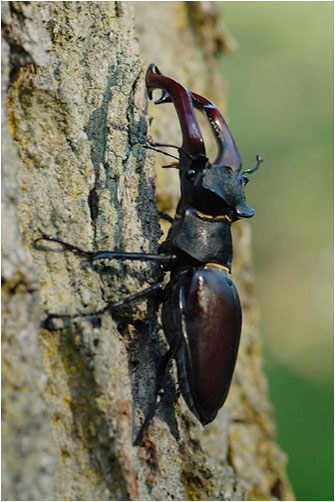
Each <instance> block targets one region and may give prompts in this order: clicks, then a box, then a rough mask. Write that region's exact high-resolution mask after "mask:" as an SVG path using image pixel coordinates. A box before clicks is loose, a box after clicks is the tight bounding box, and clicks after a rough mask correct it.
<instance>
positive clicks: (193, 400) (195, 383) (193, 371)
mask: <svg viewBox="0 0 335 502" xmlns="http://www.w3.org/2000/svg"><path fill="white" fill-rule="evenodd" d="M173 312H174V314H173ZM177 313H178V314H177ZM162 321H163V327H164V331H165V333H166V336H167V339H168V342H169V343H170V345H171V347H174V346H175V344H176V343H180V346H179V348H178V352H177V354H176V360H177V367H178V376H179V382H180V387H181V391H182V394H183V396H184V399H185V401H186V402H187V404H188V406H189V408H190V409H191V410H192V412H193V413H194V414H195V415H196V416H197V418H198V419H199V420H200V422H201V423H202V424H203V425H205V424H207V423H209V422H211V421H212V420H214V418H215V417H216V415H217V412H218V411H219V409H220V408H221V406H222V405H223V403H224V401H225V399H226V397H227V394H228V390H229V387H230V383H231V379H232V376H233V371H234V367H235V362H236V357H237V351H238V346H239V340H240V332H241V321H242V316H241V306H240V301H239V297H238V294H237V290H236V288H235V285H234V283H233V282H232V280H231V279H230V278H229V277H228V273H227V271H226V270H224V269H223V268H222V267H220V266H217V265H215V264H211V265H209V264H208V265H205V266H204V267H202V268H194V269H190V270H189V271H188V272H187V273H184V274H182V275H181V276H180V278H179V280H178V281H174V285H173V287H172V291H171V295H169V301H168V302H165V303H164V305H163V312H162Z"/></svg>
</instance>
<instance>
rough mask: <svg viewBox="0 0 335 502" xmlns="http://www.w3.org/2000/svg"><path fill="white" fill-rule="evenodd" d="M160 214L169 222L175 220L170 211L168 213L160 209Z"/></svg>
mask: <svg viewBox="0 0 335 502" xmlns="http://www.w3.org/2000/svg"><path fill="white" fill-rule="evenodd" d="M159 216H160V218H162V220H166V221H168V222H169V223H173V222H174V218H172V216H170V215H169V213H166V212H165V211H159Z"/></svg>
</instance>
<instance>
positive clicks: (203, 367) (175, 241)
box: [36, 64, 263, 445]
mask: <svg viewBox="0 0 335 502" xmlns="http://www.w3.org/2000/svg"><path fill="white" fill-rule="evenodd" d="M146 87H147V91H148V95H149V98H150V99H151V98H152V93H153V91H154V90H155V89H160V90H162V96H161V98H160V99H158V100H157V101H156V102H155V103H156V104H162V103H171V102H172V103H173V105H174V107H175V110H176V112H177V115H178V118H179V122H180V127H181V132H182V140H183V141H182V145H181V147H178V148H177V149H178V152H179V162H178V163H174V164H173V165H172V166H171V167H175V168H177V169H178V170H179V177H180V187H181V197H180V200H179V203H178V206H177V210H176V214H175V217H174V218H173V219H172V218H171V222H172V225H171V228H170V231H169V233H168V236H167V238H166V240H165V241H164V242H163V243H162V244H161V245H160V247H159V251H158V254H144V253H126V252H120V253H119V252H112V251H101V252H98V253H90V252H87V251H84V250H82V249H80V248H78V247H77V246H74V245H72V244H68V243H66V242H63V241H61V240H59V239H56V238H53V237H50V236H48V235H45V234H43V236H42V237H39V238H38V239H36V241H40V240H49V241H54V242H58V243H60V244H62V245H63V246H64V247H65V248H67V249H70V250H72V251H74V252H77V253H80V254H83V255H85V256H88V257H89V259H90V260H91V261H92V262H93V261H96V260H99V259H106V258H107V259H121V260H126V259H127V260H153V261H158V262H160V263H161V264H162V266H163V267H164V271H169V272H170V280H169V282H168V284H167V285H166V286H165V287H163V284H162V282H158V283H157V284H154V285H153V286H151V287H150V288H147V289H146V290H144V291H140V292H139V293H135V294H134V295H131V296H129V297H127V298H125V299H124V300H121V301H120V302H117V303H114V304H109V305H107V306H106V307H105V308H104V309H102V310H100V311H98V312H95V314H100V313H103V312H105V311H108V310H112V309H115V308H117V307H118V306H120V305H122V304H124V303H128V302H130V301H133V300H136V299H138V298H140V297H143V296H145V295H148V294H150V293H152V292H154V291H158V292H159V293H160V299H161V302H162V325H163V330H164V333H165V336H166V338H167V341H168V343H169V347H170V348H169V350H168V352H167V353H166V354H165V356H164V357H163V358H162V361H161V364H160V367H159V371H158V374H157V379H156V390H155V396H154V399H153V402H152V405H151V406H150V408H149V410H148V412H147V415H146V417H145V419H144V421H143V424H142V426H141V427H140V429H139V431H138V433H137V435H136V438H135V441H134V444H135V445H139V444H141V442H142V439H143V436H144V434H145V433H146V431H147V428H148V425H149V423H150V421H151V419H152V417H153V415H154V413H155V410H156V408H157V406H158V404H159V402H160V400H161V398H162V396H163V395H164V392H165V375H166V370H167V367H168V363H169V361H170V360H171V359H172V358H173V359H175V360H176V363H177V370H178V380H179V384H180V389H181V392H182V395H183V397H184V399H185V401H186V403H187V405H188V407H189V408H190V410H191V411H192V412H193V414H194V415H195V416H196V417H197V419H198V420H199V421H200V422H201V423H202V424H203V425H206V424H208V423H210V422H212V421H213V420H214V418H215V417H216V415H217V413H218V411H219V409H220V408H221V407H222V405H223V403H224V402H225V399H226V397H227V394H228V391H229V387H230V383H231V380H232V376H233V372H234V367H235V362H236V358H237V352H238V346H239V341H240V333H241V324H242V312H241V306H240V300H239V297H238V293H237V290H236V287H235V285H234V283H233V281H232V279H231V277H230V273H231V265H232V257H233V249H232V238H231V228H230V227H231V224H232V223H233V222H234V221H236V220H238V219H240V218H250V217H252V216H253V215H254V210H253V209H251V208H250V207H249V206H248V205H247V204H246V201H245V197H244V187H245V185H246V183H247V182H248V178H247V177H246V176H245V174H251V173H253V172H254V171H256V169H258V167H259V165H260V163H261V162H262V160H263V158H262V157H261V156H260V155H258V156H257V165H256V167H255V168H253V169H249V170H247V171H245V172H244V173H241V167H242V162H241V157H240V154H239V152H238V149H237V146H236V144H235V141H234V138H233V136H232V134H231V132H230V130H229V128H228V125H227V123H226V121H225V119H224V117H223V115H222V114H221V112H220V111H219V109H218V108H217V107H216V106H215V105H214V104H213V103H212V102H211V101H209V100H208V99H206V98H204V97H202V96H200V95H198V94H195V93H193V92H190V91H189V90H188V89H186V87H184V86H183V85H181V84H180V83H178V82H176V81H175V80H173V79H171V78H168V77H166V76H164V75H163V74H162V73H161V72H160V71H159V70H158V68H157V66H155V64H151V65H150V66H149V68H148V70H147V73H146ZM195 108H197V109H199V110H200V111H202V112H203V113H204V114H205V115H206V117H207V118H208V121H209V123H210V126H211V129H212V131H213V133H214V135H215V138H216V140H217V144H218V154H217V157H216V159H215V160H214V162H210V161H209V159H208V157H207V155H206V149H205V144H204V140H203V136H202V134H201V131H200V128H199V125H198V121H197V118H196V115H195V111H194V109H195ZM154 145H155V146H166V145H158V144H154ZM168 167H169V166H168ZM79 315H92V314H79ZM50 317H58V318H66V317H67V318H69V317H72V316H70V315H61V314H51V315H50Z"/></svg>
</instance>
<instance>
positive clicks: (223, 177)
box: [146, 64, 263, 221]
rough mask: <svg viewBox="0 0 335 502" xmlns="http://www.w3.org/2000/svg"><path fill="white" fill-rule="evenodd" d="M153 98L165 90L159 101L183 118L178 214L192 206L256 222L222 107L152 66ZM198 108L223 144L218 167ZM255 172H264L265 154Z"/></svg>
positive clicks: (149, 75) (149, 72)
mask: <svg viewBox="0 0 335 502" xmlns="http://www.w3.org/2000/svg"><path fill="white" fill-rule="evenodd" d="M146 84H147V89H148V93H149V97H150V98H151V97H152V91H153V89H161V90H162V91H163V93H162V96H161V98H160V99H158V100H157V101H156V102H155V103H156V104H162V103H171V102H173V104H174V106H175V109H176V111H177V114H178V118H179V122H180V126H181V131H182V135H183V144H182V146H181V148H179V154H180V162H179V172H180V181H181V192H182V197H181V200H180V202H179V206H178V212H179V213H180V212H182V211H183V210H185V209H186V208H187V207H190V206H191V207H194V208H195V209H197V210H198V211H200V212H202V213H204V214H207V215H210V216H219V215H220V216H222V215H227V216H228V217H229V218H230V219H231V220H232V221H234V220H237V219H238V218H250V217H251V216H253V215H254V213H255V211H254V210H253V209H252V208H250V207H249V206H248V205H247V204H246V202H245V197H244V190H243V189H244V187H245V185H246V183H247V182H248V178H246V177H245V176H244V175H243V174H244V173H243V174H240V171H241V167H242V161H241V156H240V154H239V151H238V148H237V146H236V144H235V141H234V138H233V136H232V134H231V132H230V129H229V127H228V125H227V123H226V121H225V119H224V117H223V115H222V113H221V112H220V110H219V109H218V108H217V106H215V105H214V103H212V102H211V101H209V100H208V99H206V98H204V97H203V96H200V95H199V94H195V93H193V92H190V91H189V90H188V89H186V87H184V86H182V85H181V84H179V83H178V82H176V81H175V80H173V79H170V78H168V77H165V76H164V75H163V74H162V73H161V72H160V71H159V69H158V68H157V66H155V65H154V64H151V65H150V66H149V68H148V70H147V74H146ZM194 108H198V109H199V110H200V111H202V112H203V113H205V115H206V116H207V118H208V121H209V123H210V126H211V128H212V131H213V133H214V135H215V138H216V141H217V144H218V154H217V157H216V159H215V161H214V162H213V163H210V162H209V160H208V157H207V156H206V150H205V145H204V141H203V138H202V134H201V131H200V128H199V124H198V121H197V118H196V115H195V112H194ZM257 160H258V163H257V166H256V167H255V168H254V169H250V170H248V171H246V173H252V172H254V171H255V170H256V169H258V167H259V164H260V162H261V161H262V160H263V159H262V158H261V156H258V157H257Z"/></svg>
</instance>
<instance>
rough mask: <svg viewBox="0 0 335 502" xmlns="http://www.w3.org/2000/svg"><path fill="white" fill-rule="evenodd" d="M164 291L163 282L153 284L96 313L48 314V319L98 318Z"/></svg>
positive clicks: (109, 304)
mask: <svg viewBox="0 0 335 502" xmlns="http://www.w3.org/2000/svg"><path fill="white" fill-rule="evenodd" d="M162 289H163V282H161V281H160V282H157V283H156V284H153V285H152V286H150V287H149V288H146V289H143V290H142V291H139V292H138V293H134V294H133V295H129V296H126V297H125V298H122V300H119V301H117V302H114V303H108V304H107V305H106V306H105V307H104V308H102V309H100V310H95V311H94V312H86V313H85V312H80V313H78V314H53V313H50V312H48V319H72V318H74V317H91V316H96V315H99V314H104V313H105V312H108V311H109V310H115V309H117V308H119V307H122V306H123V305H126V304H128V303H131V302H133V301H135V300H138V299H139V298H143V297H144V296H147V295H149V294H151V293H154V292H156V291H158V293H159V292H160V291H162Z"/></svg>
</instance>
